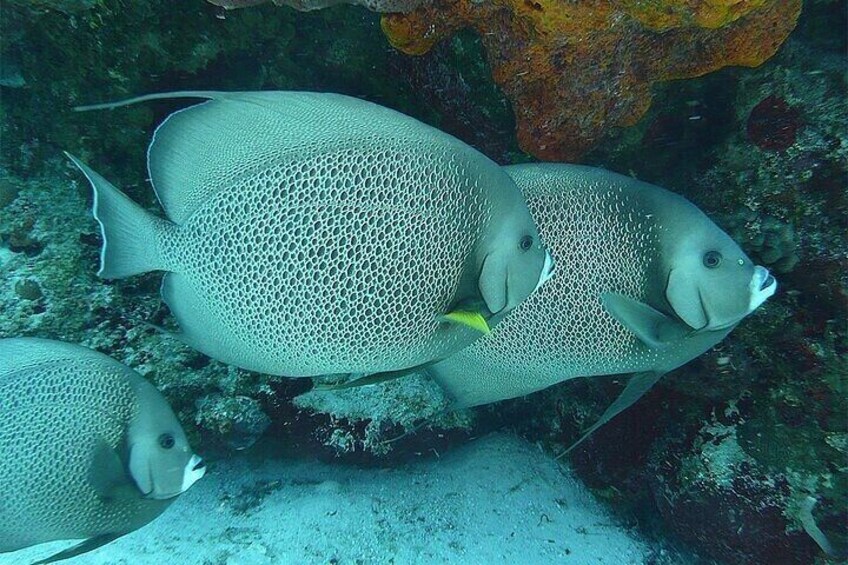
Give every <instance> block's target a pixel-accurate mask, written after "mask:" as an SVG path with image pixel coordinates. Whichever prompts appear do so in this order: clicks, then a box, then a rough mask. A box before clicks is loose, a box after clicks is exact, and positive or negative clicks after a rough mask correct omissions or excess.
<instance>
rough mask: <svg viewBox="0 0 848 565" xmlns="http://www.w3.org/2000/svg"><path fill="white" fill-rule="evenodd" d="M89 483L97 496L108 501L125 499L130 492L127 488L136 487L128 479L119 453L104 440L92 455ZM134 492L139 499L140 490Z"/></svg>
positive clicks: (98, 444) (99, 442) (98, 443)
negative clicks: (119, 498)
mask: <svg viewBox="0 0 848 565" xmlns="http://www.w3.org/2000/svg"><path fill="white" fill-rule="evenodd" d="M88 482H89V484H90V485H91V486H92V488H94V490H95V491H97V494H99V495H100V496H101V497H102V498H103V499H106V500H109V499H114V498H116V497H124V496H126V495H127V492H128V489H127V487H134V485H132V484H131V482H130V481H129V479H128V478H127V473H126V471H125V469H124V463H123V461H121V458H120V457H119V456H118V453H117V452H116V451H115V450H114V449H113V448H112V447H110V446H109V445H108V444H107V443H106V442H105V441H104V440H102V439H101V440H100V441H98V442H97V445H96V446H95V447H94V451H93V453H92V457H91V467H90V468H89V470H88ZM132 490H134V491H135V496H136V497H137V496H138V495H139V493H138V490H136V489H134V488H133V489H132ZM132 490H130V491H129V492H132Z"/></svg>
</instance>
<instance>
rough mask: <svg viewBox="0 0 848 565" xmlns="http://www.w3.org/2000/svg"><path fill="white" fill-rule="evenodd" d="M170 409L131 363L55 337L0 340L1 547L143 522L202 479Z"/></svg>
mask: <svg viewBox="0 0 848 565" xmlns="http://www.w3.org/2000/svg"><path fill="white" fill-rule="evenodd" d="M204 472H205V467H204V464H203V461H202V460H201V459H200V458H199V457H198V456H197V455H195V454H194V453H193V452H192V450H191V447H190V446H189V444H188V440H187V439H186V436H185V433H184V432H183V429H182V427H181V426H180V423H179V421H178V420H177V418H176V417H175V416H174V413H173V411H171V407H170V406H168V403H167V402H166V401H165V399H164V398H163V397H162V395H161V394H160V393H159V391H158V390H156V388H155V387H154V386H153V385H151V384H150V383H148V382H147V381H146V380H144V379H143V378H142V377H141V375H139V374H138V373H136V372H135V371H133V370H132V369H130V368H129V367H127V366H125V365H122V364H121V363H118V362H117V361H115V360H114V359H111V358H110V357H107V356H105V355H103V354H101V353H97V352H96V351H92V350H90V349H86V348H85V347H80V346H78V345H71V344H68V343H63V342H59V341H51V340H43V339H33V338H16V339H3V340H0V553H2V552H7V551H15V550H18V549H21V548H24V547H28V546H31V545H35V544H39V543H44V542H48V541H53V540H63V539H81V538H86V539H85V541H83V542H81V543H79V544H78V545H75V546H72V547H71V548H69V549H67V550H65V551H62V552H60V553H58V554H56V555H54V556H52V557H49V558H48V559H46V560H44V561H39V563H51V562H54V561H59V560H62V559H67V558H68V557H73V556H75V555H79V554H81V553H85V552H86V551H90V550H92V549H95V548H97V547H100V546H101V545H103V544H106V543H109V542H110V541H112V540H114V539H116V538H118V537H120V536H122V535H124V534H127V533H129V532H131V531H133V530H136V529H138V528H140V527H142V526H143V525H145V524H147V523H148V522H150V521H151V520H153V519H154V518H156V517H157V516H158V515H159V514H161V513H162V512H163V511H164V510H165V508H167V507H168V505H169V504H170V503H171V502H172V501H173V500H174V498H175V497H176V496H178V495H179V494H181V493H183V492H185V491H186V489H188V488H189V487H190V486H191V485H192V484H194V482H195V481H197V480H198V479H199V478H201V477H202V476H203V474H204Z"/></svg>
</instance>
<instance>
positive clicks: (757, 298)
mask: <svg viewBox="0 0 848 565" xmlns="http://www.w3.org/2000/svg"><path fill="white" fill-rule="evenodd" d="M748 288H749V290H750V296H751V299H750V302H749V304H748V312H753V311H754V310H756V309H757V308H758V307H759V306H760V304H762V303H763V302H765V301H766V300H767V299H768V298H769V297H770V296H771V295H773V294H774V293H775V291H776V290H777V279H775V278H774V277H773V276H772V274H771V273H769V270H768V269H766V268H765V267H761V266H759V265H757V266H756V267H754V275H753V276H752V277H751V282H750V284H749V285H748Z"/></svg>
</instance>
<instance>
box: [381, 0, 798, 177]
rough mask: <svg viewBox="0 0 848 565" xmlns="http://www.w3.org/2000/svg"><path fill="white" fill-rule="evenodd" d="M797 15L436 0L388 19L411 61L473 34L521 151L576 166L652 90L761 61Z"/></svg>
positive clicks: (628, 0) (790, 6) (759, 7)
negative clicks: (509, 109) (508, 109)
mask: <svg viewBox="0 0 848 565" xmlns="http://www.w3.org/2000/svg"><path fill="white" fill-rule="evenodd" d="M800 10H801V1H800V0H742V1H741V2H731V1H727V0H721V1H718V2H714V1H707V0H662V1H660V0H650V1H642V0H580V1H579V2H565V1H563V0H490V1H483V2H480V1H477V0H435V1H434V2H433V3H430V4H426V5H423V6H421V7H419V8H418V9H417V10H415V11H414V12H411V13H409V14H386V15H384V16H383V19H382V28H383V31H384V33H385V34H386V36H387V37H388V39H389V41H390V42H391V43H392V45H394V46H395V47H396V48H398V49H400V50H401V51H403V52H404V53H407V54H410V55H421V54H424V53H426V52H428V51H429V50H430V49H431V48H432V47H433V46H434V45H435V44H436V43H438V42H439V41H441V40H443V39H445V38H447V37H450V36H451V35H453V34H454V32H456V31H458V30H460V29H463V28H473V29H474V30H475V31H476V32H477V33H478V34H479V35H480V37H481V40H482V42H483V45H484V46H485V48H486V52H487V57H488V59H489V63H490V65H491V67H492V75H493V78H494V80H495V82H496V83H498V85H500V87H501V88H502V89H503V90H504V92H505V94H506V96H507V97H508V98H509V99H510V100H511V102H512V105H513V110H514V111H515V115H516V120H517V129H518V141H519V144H520V145H521V147H522V149H524V150H525V151H527V152H529V153H532V154H533V155H535V156H536V157H538V158H541V159H547V160H566V161H569V160H576V159H579V158H580V156H581V155H582V154H583V153H584V152H586V151H587V150H588V149H590V148H591V147H592V146H593V145H595V144H596V143H597V142H598V141H599V140H600V139H601V138H602V137H603V135H604V134H605V132H607V131H608V130H609V129H610V128H611V127H621V126H629V125H633V124H634V123H636V122H637V121H639V119H640V118H641V117H642V115H643V114H644V113H645V112H646V110H647V109H648V107H649V106H650V103H651V86H652V85H653V84H654V83H655V82H657V81H666V80H674V79H683V78H691V77H697V76H700V75H703V74H706V73H709V72H711V71H715V70H717V69H720V68H722V67H725V66H729V65H741V66H746V67H755V66H758V65H760V64H762V63H763V62H764V61H766V60H767V59H769V58H770V57H771V56H772V55H773V54H774V53H775V52H776V51H777V49H778V47H779V46H780V45H781V44H782V43H783V41H784V39H786V37H787V36H788V35H789V33H790V32H791V31H792V29H793V28H794V27H795V23H796V20H797V18H798V14H799V13H800Z"/></svg>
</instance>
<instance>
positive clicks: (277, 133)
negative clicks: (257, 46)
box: [77, 91, 452, 224]
mask: <svg viewBox="0 0 848 565" xmlns="http://www.w3.org/2000/svg"><path fill="white" fill-rule="evenodd" d="M171 98H207V99H208V100H207V101H206V102H203V103H201V104H196V105H194V106H189V107H188V108H185V109H182V110H179V111H177V112H174V113H173V114H171V115H170V116H168V118H166V119H165V121H164V122H162V124H161V125H159V127H158V128H156V131H155V133H154V134H153V141H152V142H151V144H150V148H149V149H148V152H147V166H148V172H149V175H150V179H151V182H152V183H153V188H154V189H155V190H156V194H157V196H158V197H159V201H160V202H161V203H162V206H163V207H164V208H165V211H166V212H167V214H168V217H169V218H170V219H171V220H172V221H173V222H175V223H177V224H180V223H182V222H183V221H185V220H186V219H187V218H188V217H189V216H191V214H192V213H193V212H194V210H196V209H197V207H198V206H199V205H200V204H201V203H203V202H205V201H207V200H208V199H209V198H210V197H211V196H213V195H214V194H216V193H217V192H218V191H219V190H221V189H222V188H225V187H229V186H232V184H233V183H234V182H235V181H237V180H238V179H240V178H244V177H245V176H248V175H251V174H255V173H256V172H258V171H261V170H262V169H264V168H266V167H267V165H268V163H269V160H272V159H275V158H277V157H279V158H283V157H284V156H285V155H286V154H287V153H292V152H297V151H299V150H303V149H305V148H308V147H310V146H312V147H314V146H316V145H320V146H323V147H332V146H333V144H335V146H337V147H349V146H351V141H352V140H354V139H356V138H360V139H361V138H362V137H364V136H373V135H380V136H392V137H395V138H397V137H399V136H403V135H404V133H406V132H408V131H410V129H412V128H418V130H419V132H418V133H419V134H420V128H421V127H422V124H420V123H418V122H416V121H415V120H413V119H412V118H410V117H408V116H405V115H404V114H401V113H399V112H395V111H394V110H391V109H388V108H383V107H382V106H378V105H376V104H372V103H370V102H366V101H364V100H360V99H358V98H352V97H349V96H344V95H341V94H330V93H316V92H284V91H260V92H211V91H182V92H171V93H160V94H149V95H147V96H140V97H137V98H132V99H129V100H124V101H122V102H115V103H110V104H97V105H93V106H83V107H80V108H77V109H78V110H100V109H113V108H118V107H121V106H126V105H129V104H135V103H138V102H144V101H148V100H161V99H171ZM424 127H426V126H424ZM433 131H436V130H433ZM441 137H442V139H443V140H447V139H452V138H450V136H447V135H445V134H441Z"/></svg>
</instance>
